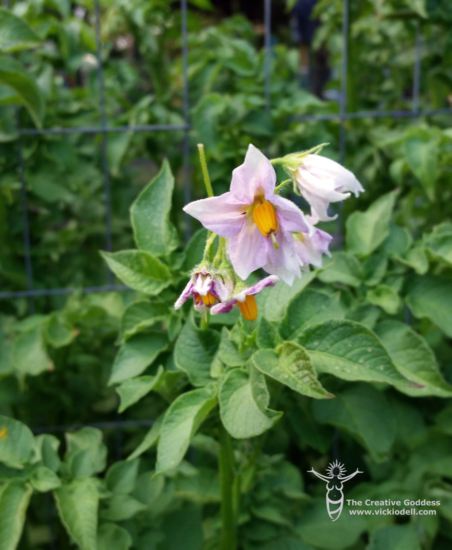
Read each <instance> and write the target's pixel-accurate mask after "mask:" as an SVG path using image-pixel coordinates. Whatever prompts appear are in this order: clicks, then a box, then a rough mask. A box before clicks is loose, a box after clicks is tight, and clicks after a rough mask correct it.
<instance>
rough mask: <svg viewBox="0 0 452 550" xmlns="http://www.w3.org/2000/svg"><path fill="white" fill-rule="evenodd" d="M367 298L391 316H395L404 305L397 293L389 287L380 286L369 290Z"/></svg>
mask: <svg viewBox="0 0 452 550" xmlns="http://www.w3.org/2000/svg"><path fill="white" fill-rule="evenodd" d="M366 298H367V300H368V301H369V302H370V303H371V304H373V305H374V306H379V307H381V309H383V310H384V311H386V313H388V314H389V315H395V314H396V313H397V311H398V309H399V308H400V306H401V305H402V303H401V301H400V298H399V295H398V294H397V292H396V291H395V290H394V289H393V288H392V287H390V286H387V285H379V286H377V287H375V288H373V289H372V290H368V291H367V294H366Z"/></svg>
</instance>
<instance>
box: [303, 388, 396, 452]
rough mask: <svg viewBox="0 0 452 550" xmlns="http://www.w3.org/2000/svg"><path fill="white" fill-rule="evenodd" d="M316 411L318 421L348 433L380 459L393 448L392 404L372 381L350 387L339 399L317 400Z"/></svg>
mask: <svg viewBox="0 0 452 550" xmlns="http://www.w3.org/2000/svg"><path fill="white" fill-rule="evenodd" d="M313 410H314V416H315V419H316V420H317V422H321V423H322V424H332V425H333V426H336V427H338V428H340V429H342V430H345V431H347V432H349V433H350V434H352V435H353V436H354V437H355V438H356V439H357V440H358V441H359V442H360V443H361V444H362V445H364V446H365V447H366V448H367V449H368V450H369V452H370V453H371V455H372V457H373V458H374V460H376V461H377V462H380V461H382V460H384V459H385V457H386V455H387V453H388V452H389V450H390V449H391V447H392V444H393V442H394V439H395V435H396V425H395V423H394V415H393V414H392V410H391V406H390V403H389V402H388V400H387V399H386V397H385V395H384V393H383V392H381V391H378V390H377V389H375V388H374V387H373V386H371V385H370V384H353V385H351V386H347V387H346V389H345V390H343V391H341V392H338V393H337V394H336V399H331V400H328V401H315V402H314V403H313Z"/></svg>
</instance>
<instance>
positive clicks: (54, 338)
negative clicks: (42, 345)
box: [44, 311, 78, 348]
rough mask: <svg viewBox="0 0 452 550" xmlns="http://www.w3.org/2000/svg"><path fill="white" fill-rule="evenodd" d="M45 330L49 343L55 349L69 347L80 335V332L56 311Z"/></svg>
mask: <svg viewBox="0 0 452 550" xmlns="http://www.w3.org/2000/svg"><path fill="white" fill-rule="evenodd" d="M44 330H45V337H46V339H47V342H48V343H49V344H50V345H51V346H52V347H54V348H62V347H64V346H68V345H69V344H70V343H71V342H72V340H74V338H75V337H76V336H77V334H78V331H77V330H75V328H74V327H73V326H72V325H70V324H69V323H68V322H67V321H66V320H65V319H64V317H63V316H62V315H61V314H60V313H58V312H56V311H55V312H54V313H52V314H51V315H50V317H49V320H48V321H47V324H46V325H45V329H44Z"/></svg>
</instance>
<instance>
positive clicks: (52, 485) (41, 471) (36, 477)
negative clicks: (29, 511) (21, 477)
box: [30, 466, 61, 493]
mask: <svg viewBox="0 0 452 550" xmlns="http://www.w3.org/2000/svg"><path fill="white" fill-rule="evenodd" d="M30 483H31V484H32V485H33V488H34V489H36V490H37V491H40V492H41V493H47V491H53V489H57V488H58V487H61V481H60V478H59V477H58V476H57V475H56V474H55V473H54V472H52V470H50V469H49V468H46V467H45V466H38V467H37V468H35V469H34V470H33V471H32V473H31V475H30Z"/></svg>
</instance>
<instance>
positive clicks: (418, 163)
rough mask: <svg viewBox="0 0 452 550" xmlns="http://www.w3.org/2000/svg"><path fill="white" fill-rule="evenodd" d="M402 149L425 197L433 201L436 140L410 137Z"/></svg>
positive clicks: (436, 154) (435, 177)
mask: <svg viewBox="0 0 452 550" xmlns="http://www.w3.org/2000/svg"><path fill="white" fill-rule="evenodd" d="M404 147H405V156H406V160H407V162H408V166H409V167H410V169H411V171H412V172H413V174H414V175H415V176H416V178H417V179H418V180H419V181H420V182H421V184H422V187H423V188H424V190H425V192H426V194H427V197H428V198H429V199H430V200H431V201H433V200H434V199H435V185H436V179H437V176H438V142H437V140H434V139H425V140H424V139H422V138H421V137H412V138H409V139H407V140H406V141H405V144H404Z"/></svg>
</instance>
